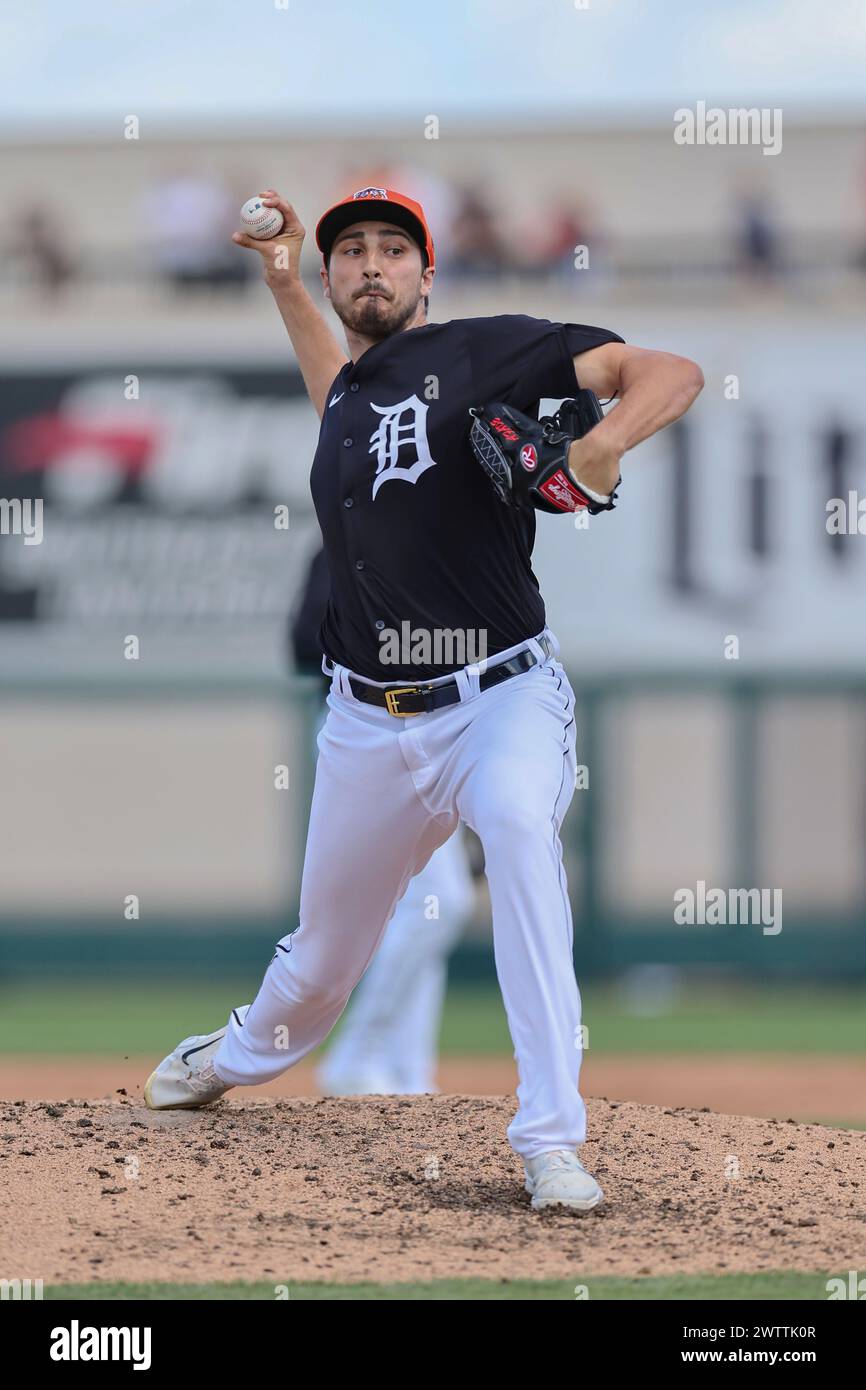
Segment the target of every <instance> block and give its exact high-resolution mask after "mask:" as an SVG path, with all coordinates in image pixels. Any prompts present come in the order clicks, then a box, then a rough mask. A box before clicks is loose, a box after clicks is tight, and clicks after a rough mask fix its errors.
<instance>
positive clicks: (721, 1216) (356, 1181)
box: [0, 1095, 866, 1287]
mask: <svg viewBox="0 0 866 1390" xmlns="http://www.w3.org/2000/svg"><path fill="white" fill-rule="evenodd" d="M588 1109H589V1135H590V1138H589V1140H588V1141H587V1144H586V1145H585V1147H584V1149H583V1152H582V1157H583V1160H584V1162H585V1164H586V1166H587V1167H588V1168H589V1169H590V1170H591V1171H592V1172H594V1173H595V1174H596V1175H597V1176H598V1178H599V1179H600V1181H601V1184H602V1186H603V1188H604V1189H605V1193H606V1198H607V1200H606V1203H605V1205H604V1206H602V1207H599V1208H597V1209H596V1210H595V1211H594V1212H591V1213H588V1214H585V1215H572V1214H568V1213H565V1212H562V1211H549V1212H545V1213H542V1214H538V1213H535V1212H532V1211H531V1210H530V1207H529V1198H528V1196H527V1195H526V1193H525V1192H524V1190H523V1182H522V1167H521V1164H520V1161H519V1159H518V1158H517V1157H516V1155H515V1154H514V1153H513V1152H512V1151H511V1149H510V1148H509V1147H508V1144H507V1142H506V1140H505V1128H506V1126H507V1124H508V1122H509V1121H510V1119H511V1117H512V1115H513V1113H514V1100H513V1098H511V1097H507V1098H501V1097H498V1096H494V1097H475V1096H454V1095H436V1096H413V1097H411V1098H406V1097H368V1098H365V1099H352V1100H346V1099H339V1100H337V1099H327V1100H307V1099H300V1098H298V1099H293V1100H288V1101H276V1102H274V1101H247V1102H241V1101H232V1100H226V1101H222V1102H220V1104H219V1105H217V1106H215V1107H211V1108H210V1109H207V1110H202V1111H167V1112H163V1113H152V1112H150V1111H148V1110H145V1109H143V1108H142V1107H141V1106H139V1105H138V1104H135V1103H133V1102H131V1101H129V1100H127V1099H124V1098H122V1097H121V1098H120V1099H119V1100H118V1101H114V1102H99V1103H95V1104H94V1103H88V1102H86V1101H58V1102H55V1103H49V1102H45V1101H42V1102H39V1103H31V1102H18V1103H15V1104H10V1103H8V1102H3V1103H2V1105H0V1117H2V1118H0V1170H2V1174H3V1180H4V1187H5V1203H4V1205H5V1207H6V1211H7V1213H8V1214H9V1216H8V1218H7V1220H6V1221H5V1222H4V1223H3V1231H2V1234H0V1274H2V1275H3V1277H5V1278H15V1277H18V1278H27V1277H29V1278H42V1279H44V1281H45V1283H46V1285H50V1284H57V1283H61V1282H69V1281H74V1282H85V1281H88V1280H135V1281H143V1280H162V1281H181V1282H208V1281H211V1280H229V1279H232V1280H235V1279H243V1280H265V1281H267V1280H269V1279H271V1278H273V1280H274V1283H275V1284H277V1283H287V1284H288V1285H289V1287H291V1283H292V1281H293V1280H295V1281H301V1280H303V1281H307V1280H317V1279H318V1280H331V1281H338V1282H353V1281H358V1280H372V1281H376V1282H387V1281H393V1280H413V1279H427V1278H441V1277H446V1276H469V1275H476V1276H479V1277H483V1278H493V1279H495V1278H506V1277H507V1278H510V1279H515V1278H533V1279H541V1278H571V1277H574V1278H575V1279H578V1278H580V1279H585V1278H586V1277H587V1276H592V1275H597V1274H629V1275H634V1274H668V1273H679V1274H684V1273H697V1272H703V1271H707V1272H713V1271H716V1270H722V1271H731V1270H760V1269H802V1270H819V1271H820V1270H826V1271H828V1272H831V1273H836V1274H844V1273H845V1272H846V1271H848V1270H849V1269H863V1268H864V1266H866V1202H864V1198H866V1133H858V1132H854V1131H846V1130H835V1129H829V1128H825V1127H823V1126H819V1125H798V1124H795V1123H794V1122H793V1121H780V1120H760V1119H754V1118H751V1117H744V1116H734V1115H721V1114H714V1113H711V1112H706V1111H696V1110H686V1109H673V1110H672V1109H669V1108H661V1107H657V1106H652V1105H639V1104H636V1103H632V1102H620V1103H617V1102H609V1101H606V1100H603V1099H596V1100H590V1101H589V1102H588ZM12 1213H14V1217H13V1216H12V1215H11V1214H12Z"/></svg>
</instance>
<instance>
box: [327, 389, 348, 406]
mask: <svg viewBox="0 0 866 1390" xmlns="http://www.w3.org/2000/svg"><path fill="white" fill-rule="evenodd" d="M345 394H346V393H345V391H341V392H340V394H339V396H334V397H333V399H332V400H330V401H328V409H329V410H330V409H331V406H332V405H336V404H337V401H341V400H342V399H343V397H344V396H345Z"/></svg>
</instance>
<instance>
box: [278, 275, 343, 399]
mask: <svg viewBox="0 0 866 1390" xmlns="http://www.w3.org/2000/svg"><path fill="white" fill-rule="evenodd" d="M265 282H266V284H267V285H268V288H269V289H270V291H271V293H272V295H273V296H274V300H275V302H276V306H277V308H278V309H279V311H280V317H281V318H282V320H283V323H284V324H285V325H286V329H287V331H288V334H289V337H290V338H291V340H292V346H293V348H294V349H295V354H296V356H297V359H298V366H299V367H300V369H301V374H302V376H303V378H304V385H305V386H306V388H307V394H308V395H309V397H310V400H311V401H312V403H313V406H314V407H315V409H316V411H317V413H318V415H319V418H320V419H321V417H322V415H323V414H324V410H325V403H326V397H327V393H328V389H329V387H330V386H331V383H332V382H333V380H334V377H335V376H336V375H337V373H338V372H339V370H340V368H341V367H342V366H343V364H344V363H345V362H347V361H348V360H349V359H348V358H347V356H346V354H345V352H343V350H342V348H341V347H340V344H339V343H338V342H337V339H336V338H335V337H334V335H333V333H332V332H331V330H330V328H329V327H328V325H327V323H326V322H325V320H324V318H323V317H322V314H321V313H320V312H319V310H318V308H317V307H316V305H315V304H314V302H313V299H312V296H311V295H310V293H309V291H308V290H307V289H306V288H305V286H304V283H303V281H302V280H301V279H300V278H299V277H296V276H293V275H291V274H287V273H286V272H283V271H280V270H273V271H271V270H268V271H266V273H265Z"/></svg>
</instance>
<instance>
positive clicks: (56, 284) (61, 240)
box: [10, 205, 76, 299]
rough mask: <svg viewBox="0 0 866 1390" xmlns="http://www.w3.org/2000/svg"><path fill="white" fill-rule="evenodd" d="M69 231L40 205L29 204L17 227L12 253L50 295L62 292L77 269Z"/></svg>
mask: <svg viewBox="0 0 866 1390" xmlns="http://www.w3.org/2000/svg"><path fill="white" fill-rule="evenodd" d="M68 240H69V236H68V232H67V231H66V230H65V224H64V230H63V231H62V232H61V231H60V229H59V227H58V225H57V222H56V220H54V221H52V219H51V218H50V217H49V216H48V214H47V213H46V212H44V211H43V210H42V209H41V208H40V207H38V206H36V205H34V206H32V207H29V208H25V209H24V211H23V212H22V213H21V214H20V215H19V217H18V219H17V222H16V224H15V226H14V228H13V232H12V239H11V246H10V249H11V251H12V253H13V254H14V255H15V256H16V257H18V259H19V260H20V261H21V262H23V264H24V265H25V266H26V267H27V269H28V271H29V273H30V275H31V277H32V279H33V281H34V283H35V284H36V285H37V286H38V287H39V289H40V290H42V292H43V293H44V294H45V295H46V296H47V297H50V298H52V299H53V298H55V297H56V296H57V295H58V294H60V293H61V292H62V291H63V289H64V288H65V287H66V285H67V284H68V283H69V281H70V280H72V278H73V277H74V275H75V273H76V266H75V262H74V259H73V257H72V255H71V254H70V252H69V247H68V244H67V243H68Z"/></svg>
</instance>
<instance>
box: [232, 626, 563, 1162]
mask: <svg viewBox="0 0 866 1390" xmlns="http://www.w3.org/2000/svg"><path fill="white" fill-rule="evenodd" d="M546 636H547V637H548V639H549V640H550V642H551V643H552V647H553V651H554V653H555V654H556V655H554V656H551V657H545V654H544V651H543V649H542V647H541V646H540V645H539V643H538V641H537V640H535V639H530V640H529V641H528V642H525V643H520V644H518V646H516V647H514V648H510V649H509V650H508V651H507V652H502V653H499V654H498V655H497V657H493V658H490V659H489V660H488V662H487V666H488V668H489V667H490V666H493V665H495V664H496V662H497V661H498V660H500V659H504V658H505V657H508V656H512V655H514V654H515V653H516V652H518V651H521V650H523V648H525V647H528V648H530V649H531V650H532V651H533V652H534V654H535V656H536V657H537V659H538V663H539V664H537V665H536V666H533V667H532V668H531V669H530V670H528V671H525V672H523V673H522V674H521V675H518V676H512V677H511V678H510V679H508V680H506V681H503V682H502V684H500V685H497V686H494V687H492V688H491V689H489V690H484V691H482V690H480V688H479V685H478V680H479V676H478V672H477V671H474V670H473V668H471V667H466V668H465V669H464V670H462V671H460V672H459V673H458V675H457V680H458V683H459V686H460V690H461V699H460V701H459V702H458V703H456V704H454V705H450V706H447V707H446V708H444V709H440V710H434V711H432V712H431V713H429V714H421V715H416V716H414V717H410V718H400V717H399V716H397V715H392V714H389V713H388V711H387V710H385V709H380V708H378V707H376V706H370V705H367V704H363V703H362V702H361V701H359V700H356V699H355V697H354V695H353V694H352V693H351V689H350V687H349V684H348V676H349V672H347V671H346V670H345V668H344V667H341V666H335V668H334V673H333V680H332V685H331V692H330V694H329V696H328V710H329V712H328V718H327V720H326V721H325V724H324V726H323V728H322V730H321V731H320V733H319V737H318V747H319V758H318V762H317V766H316V783H315V790H314V794H313V802H312V807H311V811H310V823H309V830H308V834H307V848H306V854H305V859H304V869H303V878H302V883H301V902H300V925H299V927H298V929H297V930H296V931H295V932H293V933H291V934H290V935H287V936H285V937H283V938H282V939H281V940H280V941H279V942H278V943H277V950H276V954H275V957H274V959H273V961H272V962H271V964H270V966H269V967H268V970H267V971H266V973H265V977H264V980H263V982H262V986H261V988H260V990H259V993H258V995H257V996H256V998H255V1000H254V1002H253V1004H252V1006H251V1007H250V1009H249V1012H248V1013H247V1015H246V1018H245V1021H244V1023H243V1025H242V1026H241V1025H239V1024H238V1023H237V1021H236V1020H235V1019H234V1017H231V1018H230V1020H229V1023H228V1028H227V1031H226V1036H225V1038H224V1039H223V1042H222V1043H221V1044H220V1047H219V1049H218V1051H217V1054H216V1057H215V1059H214V1065H215V1067H216V1070H217V1073H218V1075H219V1076H220V1077H222V1079H223V1080H224V1081H226V1082H227V1083H229V1084H231V1085H259V1084H261V1083H262V1082H267V1081H271V1080H273V1079H274V1078H275V1077H277V1076H279V1075H280V1074H281V1073H282V1072H283V1071H285V1070H286V1068H287V1067H290V1066H292V1065H293V1064H294V1063H295V1062H297V1061H299V1060H300V1059H301V1058H302V1057H304V1056H306V1054H307V1053H309V1052H311V1051H312V1050H313V1049H314V1048H316V1047H317V1046H318V1045H319V1044H320V1043H321V1042H322V1041H323V1040H324V1039H325V1038H326V1037H327V1035H328V1033H329V1032H330V1030H331V1029H332V1028H333V1026H334V1024H335V1023H336V1021H337V1019H338V1018H339V1017H340V1014H341V1013H342V1011H343V1009H344V1008H345V1006H346V1002H347V1000H348V998H349V995H350V994H351V992H352V990H353V989H354V987H355V985H356V984H357V983H358V981H359V979H360V978H361V976H362V975H363V973H364V971H365V970H366V969H367V966H368V965H369V964H370V961H371V960H372V958H373V956H374V954H375V951H376V948H377V946H378V944H379V942H380V940H381V938H382V935H383V933H384V931H385V928H386V926H387V924H388V922H389V921H390V919H391V917H392V915H393V913H394V910H395V907H396V905H397V903H398V901H399V900H400V898H401V897H402V895H403V894H404V892H405V891H406V888H407V886H408V884H409V882H410V879H411V878H412V877H413V876H414V875H415V874H416V873H418V872H419V870H420V869H422V868H423V867H424V865H425V864H426V863H427V861H428V859H429V858H430V856H431V855H432V854H433V852H434V851H435V850H436V848H437V847H438V846H439V845H441V844H443V843H444V842H445V840H447V839H448V838H449V837H450V836H451V835H452V834H453V832H454V830H455V829H456V826H457V822H458V820H459V819H462V820H464V821H465V822H466V824H467V825H469V826H470V827H471V828H472V829H473V830H474V831H475V832H476V834H477V835H478V837H479V839H480V840H481V844H482V847H483V849H484V859H485V872H486V874H487V879H488V883H489V887H490V897H491V904H492V909H493V941H494V955H495V960H496V970H497V975H498V978H499V984H500V988H501V990H502V997H503V1002H504V1004H505V1010H506V1014H507V1017H508V1024H509V1028H510V1031H511V1037H512V1040H513V1043H514V1055H515V1059H516V1061H517V1068H518V1077H519V1084H518V1087H517V1099H518V1110H517V1114H516V1115H515V1117H514V1119H513V1121H512V1122H511V1124H510V1125H509V1127H508V1139H509V1142H510V1143H511V1145H512V1147H513V1148H514V1150H515V1152H516V1153H518V1154H519V1155H520V1156H521V1158H524V1159H528V1158H534V1157H536V1156H537V1155H538V1154H540V1153H544V1152H545V1151H547V1150H549V1149H559V1148H574V1147H575V1146H576V1145H578V1144H581V1143H583V1141H584V1139H585V1137H586V1110H585V1106H584V1103H583V1100H582V1098H581V1095H580V1092H579V1090H578V1079H579V1072H580V1063H581V1059H582V1052H581V1036H580V993H579V991H578V987H577V981H576V979H575V975H574V967H573V963H572V939H573V926H572V918H571V908H570V905H569V901H568V895H567V892H566V884H565V873H564V870H563V865H562V845H561V842H560V838H559V830H560V826H561V824H562V819H563V816H564V815H565V812H566V810H567V808H568V806H569V803H570V802H571V798H572V796H573V794H574V783H575V772H576V758H575V726H574V693H573V691H572V689H571V686H570V684H569V681H568V678H567V676H566V674H565V671H564V669H563V667H562V666H561V665H560V663H559V661H558V660H557V659H556V656H557V655H558V652H559V645H558V643H557V641H556V639H555V637H554V636H553V634H552V633H551V632H550V631H549V630H548V631H547V632H546ZM383 684H384V683H383ZM391 684H393V682H391Z"/></svg>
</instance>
